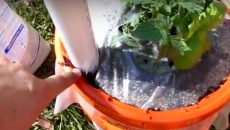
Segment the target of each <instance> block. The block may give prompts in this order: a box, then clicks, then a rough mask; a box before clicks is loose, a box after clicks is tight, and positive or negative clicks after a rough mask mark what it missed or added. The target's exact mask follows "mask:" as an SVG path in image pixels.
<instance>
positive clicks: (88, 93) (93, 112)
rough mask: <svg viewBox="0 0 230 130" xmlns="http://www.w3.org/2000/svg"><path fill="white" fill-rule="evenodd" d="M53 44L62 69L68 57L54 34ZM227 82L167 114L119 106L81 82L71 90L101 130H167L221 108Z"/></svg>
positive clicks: (226, 96)
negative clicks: (195, 102)
mask: <svg viewBox="0 0 230 130" xmlns="http://www.w3.org/2000/svg"><path fill="white" fill-rule="evenodd" d="M55 43H56V44H55V50H56V56H57V61H58V63H60V64H61V65H63V64H64V60H63V57H66V58H68V56H67V54H66V52H65V49H64V47H63V46H62V44H61V40H60V38H59V36H58V34H57V35H56V40H55ZM229 78H230V77H227V81H226V82H225V83H224V84H223V85H221V87H220V88H219V89H218V90H217V91H215V92H213V93H212V94H209V95H207V96H206V97H204V98H203V99H202V100H201V101H200V102H199V103H197V104H196V105H193V106H188V107H184V108H178V109H174V110H168V111H150V110H143V109H140V108H137V107H134V106H131V105H128V104H125V103H122V102H120V101H118V100H116V99H115V98H113V97H111V96H109V95H107V94H106V93H104V92H103V91H101V90H99V89H96V88H94V87H92V86H90V85H89V84H88V83H87V82H86V80H85V79H83V78H81V79H80V80H79V81H78V82H77V83H76V84H74V86H75V88H76V90H75V91H77V93H78V95H77V99H78V103H79V104H80V105H81V107H82V108H83V110H84V112H85V113H86V114H87V115H88V116H89V117H90V119H92V120H93V121H94V122H96V123H97V124H98V125H99V126H100V127H101V128H103V129H104V130H122V129H134V130H150V129H151V130H169V129H178V128H184V127H188V126H191V125H193V124H196V123H198V122H200V121H203V120H204V119H207V118H208V117H210V116H212V115H213V114H215V113H217V112H218V111H219V110H220V109H221V108H223V107H224V106H225V105H226V104H227V103H228V102H229V100H230V89H229V86H230V80H229Z"/></svg>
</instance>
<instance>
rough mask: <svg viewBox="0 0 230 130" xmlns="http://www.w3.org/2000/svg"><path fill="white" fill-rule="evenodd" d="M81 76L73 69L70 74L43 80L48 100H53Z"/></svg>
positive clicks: (65, 73)
mask: <svg viewBox="0 0 230 130" xmlns="http://www.w3.org/2000/svg"><path fill="white" fill-rule="evenodd" d="M80 76H81V72H80V71H79V70H77V69H74V70H73V71H71V72H64V73H62V74H60V75H54V76H51V77H49V78H47V79H45V83H46V84H45V86H44V87H45V88H44V91H46V94H47V96H48V97H49V100H52V99H53V98H55V97H56V96H57V95H58V94H59V93H61V92H62V91H63V90H65V89H66V88H68V87H69V86H70V85H71V84H73V83H74V82H76V81H77V80H78V78H79V77H80Z"/></svg>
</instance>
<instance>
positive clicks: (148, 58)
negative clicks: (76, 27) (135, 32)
mask: <svg viewBox="0 0 230 130" xmlns="http://www.w3.org/2000/svg"><path fill="white" fill-rule="evenodd" d="M207 34H208V37H209V40H210V42H211V45H212V46H211V49H210V50H209V51H208V52H207V53H206V54H205V55H204V56H203V57H202V59H201V60H200V61H199V62H198V63H197V64H196V65H195V66H194V67H193V68H191V69H190V70H186V71H177V70H176V69H174V68H173V66H172V65H171V63H169V62H168V61H167V59H162V60H161V61H160V62H157V61H156V60H154V58H153V55H148V54H147V53H146V52H147V51H148V50H145V49H133V48H126V47H124V46H122V47H120V48H116V49H114V48H113V49H112V48H109V47H103V48H101V49H100V65H99V68H98V72H97V73H96V77H95V82H96V84H97V85H98V86H99V87H100V88H101V89H102V90H103V91H105V92H106V93H108V94H109V95H111V96H113V97H115V98H116V99H118V100H120V101H122V102H124V103H127V104H130V105H134V106H137V107H140V108H144V109H153V110H170V109H175V108H179V107H184V106H188V105H193V104H196V103H197V102H198V101H199V100H200V99H202V98H203V97H205V96H206V95H208V94H209V93H211V92H213V91H215V90H216V89H218V88H219V87H220V85H221V84H222V83H224V81H225V79H226V76H227V75H228V73H229V70H230V51H229V49H230V20H227V19H226V20H225V21H224V23H223V24H221V25H220V26H219V27H218V28H217V29H214V30H212V31H209V32H208V33H207Z"/></svg>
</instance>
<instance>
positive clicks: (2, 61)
mask: <svg viewBox="0 0 230 130" xmlns="http://www.w3.org/2000/svg"><path fill="white" fill-rule="evenodd" d="M9 63H10V62H9V60H7V59H6V58H4V57H3V56H2V55H0V65H8V64H9Z"/></svg>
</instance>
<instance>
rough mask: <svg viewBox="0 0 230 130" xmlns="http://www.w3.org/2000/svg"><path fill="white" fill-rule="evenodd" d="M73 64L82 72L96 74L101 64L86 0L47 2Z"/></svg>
mask: <svg viewBox="0 0 230 130" xmlns="http://www.w3.org/2000/svg"><path fill="white" fill-rule="evenodd" d="M45 4H46V6H47V9H48V11H49V13H50V15H51V18H52V20H53V22H54V24H55V26H56V29H57V30H58V31H59V33H60V36H61V38H62V40H63V44H64V46H65V48H66V50H67V53H68V55H69V57H70V60H71V62H72V63H73V65H74V66H75V67H77V68H80V69H81V70H82V71H84V72H86V73H88V72H94V71H95V70H96V68H97V66H98V63H99V54H98V50H97V47H96V44H95V40H94V36H93V30H92V26H91V20H90V15H89V11H88V6H87V1H86V0H69V1H64V0H45Z"/></svg>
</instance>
